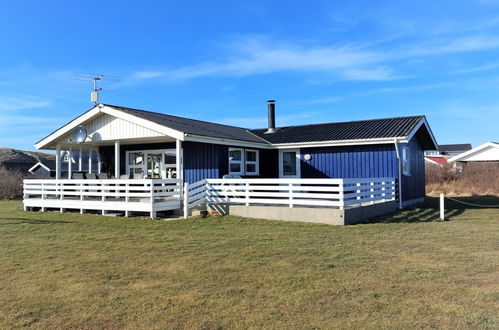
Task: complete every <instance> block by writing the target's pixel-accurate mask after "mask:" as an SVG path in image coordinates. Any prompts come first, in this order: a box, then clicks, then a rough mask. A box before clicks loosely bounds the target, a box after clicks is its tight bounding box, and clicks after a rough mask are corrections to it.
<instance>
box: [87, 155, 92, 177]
mask: <svg viewBox="0 0 499 330" xmlns="http://www.w3.org/2000/svg"><path fill="white" fill-rule="evenodd" d="M88 173H92V149H89V150H88Z"/></svg>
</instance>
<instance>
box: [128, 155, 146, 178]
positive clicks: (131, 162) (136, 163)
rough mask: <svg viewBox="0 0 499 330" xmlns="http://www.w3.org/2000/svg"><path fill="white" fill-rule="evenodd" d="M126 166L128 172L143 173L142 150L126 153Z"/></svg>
mask: <svg viewBox="0 0 499 330" xmlns="http://www.w3.org/2000/svg"><path fill="white" fill-rule="evenodd" d="M128 168H129V173H133V175H134V177H135V175H136V174H139V175H140V174H142V175H144V153H143V152H130V153H128Z"/></svg>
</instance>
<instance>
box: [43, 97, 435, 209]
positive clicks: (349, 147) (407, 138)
mask: <svg viewBox="0 0 499 330" xmlns="http://www.w3.org/2000/svg"><path fill="white" fill-rule="evenodd" d="M267 111H268V116H269V125H268V127H266V128H263V129H248V128H243V127H235V126H228V125H222V124H218V123H213V122H206V121H200V120H194V119H188V118H183V117H178V116H171V115H167V114H163V113H157V112H150V111H144V110H138V109H131V108H126V107H121V106H114V105H108V104H98V105H96V106H94V107H93V108H91V109H90V110H88V111H87V112H85V113H83V114H82V115H80V116H79V117H77V118H75V119H73V120H72V121H71V122H69V123H67V124H66V125H64V126H62V127H61V128H59V129H58V130H56V131H54V132H53V133H51V134H50V135H48V136H47V137H45V138H43V139H42V140H41V141H39V142H38V143H36V145H35V146H36V147H37V148H38V149H48V150H56V157H57V159H56V172H57V173H56V177H57V178H58V179H60V178H61V175H60V173H61V171H62V170H61V169H62V167H63V166H64V165H63V162H62V161H61V159H62V155H63V154H64V153H65V152H68V151H69V152H70V153H74V152H76V153H78V154H85V155H87V156H86V157H80V158H79V164H78V166H77V167H78V170H79V171H82V170H83V171H88V173H89V177H91V178H101V179H102V178H106V179H108V178H122V179H133V178H139V179H142V178H149V179H167V178H176V179H179V180H181V182H182V183H184V182H187V183H194V182H197V181H199V180H203V179H207V178H223V177H224V176H227V175H230V176H232V177H234V176H237V177H241V178H286V179H291V178H296V179H299V178H300V179H306V178H381V177H391V178H395V179H396V181H397V182H398V197H399V198H398V200H399V204H400V206H401V207H403V206H405V205H410V204H413V203H417V202H420V201H422V199H423V197H424V196H425V172H424V151H425V150H434V149H436V148H437V143H436V141H435V138H434V136H433V133H432V131H431V129H430V126H429V125H428V122H427V120H426V118H425V117H424V116H410V117H397V118H384V119H374V120H362V121H350V122H337V123H322V124H311V125H300V126H286V127H279V126H278V125H277V126H276V125H275V103H274V101H269V102H268V110H267ZM77 127H83V128H84V129H85V130H86V132H87V138H86V139H85V140H84V141H74V137H73V134H72V133H73V131H74V130H75V128H77ZM82 159H86V160H85V161H84V162H87V161H88V164H82ZM96 163H97V164H96ZM67 171H68V172H69V174H68V176H69V177H70V178H72V177H73V175H72V173H71V172H75V171H76V169H74V168H73V167H69V168H68V169H67Z"/></svg>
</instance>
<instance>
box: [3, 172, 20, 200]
mask: <svg viewBox="0 0 499 330" xmlns="http://www.w3.org/2000/svg"><path fill="white" fill-rule="evenodd" d="M24 177H25V176H24V175H23V174H22V173H21V172H19V171H9V170H6V169H5V168H0V200H2V199H19V198H22V197H23V179H24Z"/></svg>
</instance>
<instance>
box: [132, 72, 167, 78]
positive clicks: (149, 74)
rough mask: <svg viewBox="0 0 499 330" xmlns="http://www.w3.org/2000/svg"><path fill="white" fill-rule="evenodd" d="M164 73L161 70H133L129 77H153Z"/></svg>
mask: <svg viewBox="0 0 499 330" xmlns="http://www.w3.org/2000/svg"><path fill="white" fill-rule="evenodd" d="M163 76H164V73H163V72H161V71H135V72H133V73H132V75H131V77H130V78H131V79H154V78H160V77H163Z"/></svg>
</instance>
